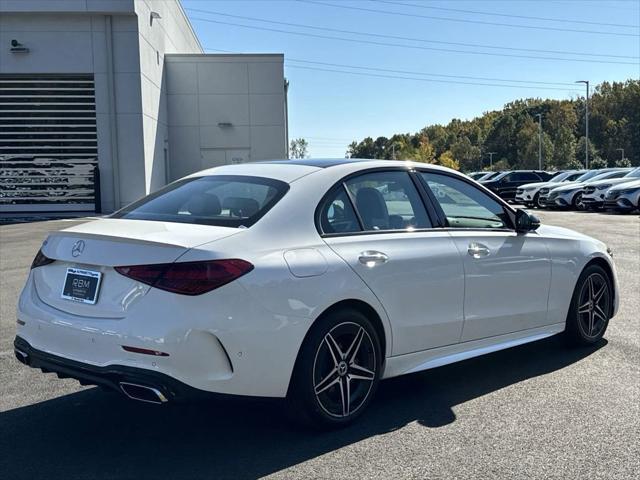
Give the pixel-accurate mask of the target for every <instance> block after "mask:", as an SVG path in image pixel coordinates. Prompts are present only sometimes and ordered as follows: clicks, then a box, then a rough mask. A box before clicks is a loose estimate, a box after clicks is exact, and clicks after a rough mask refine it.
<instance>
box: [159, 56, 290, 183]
mask: <svg viewBox="0 0 640 480" xmlns="http://www.w3.org/2000/svg"><path fill="white" fill-rule="evenodd" d="M283 65H284V56H283V55H281V54H274V55H270V54H269V55H227V54H223V55H218V54H216V55H167V57H166V80H167V108H168V115H169V120H168V124H169V152H170V155H169V156H170V178H171V180H174V179H176V178H180V177H182V176H184V175H187V174H189V173H192V172H195V171H198V170H201V169H203V168H208V167H211V166H215V165H217V164H224V163H230V162H231V161H257V160H266V159H272V158H286V147H287V136H286V135H287V125H286V112H285V108H286V102H285V87H284V67H283ZM220 124H231V126H225V125H220Z"/></svg>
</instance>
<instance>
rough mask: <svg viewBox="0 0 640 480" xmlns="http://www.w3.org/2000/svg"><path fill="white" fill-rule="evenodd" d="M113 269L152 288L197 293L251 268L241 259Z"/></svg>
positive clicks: (187, 293)
mask: <svg viewBox="0 0 640 480" xmlns="http://www.w3.org/2000/svg"><path fill="white" fill-rule="evenodd" d="M115 270H116V272H118V273H120V274H121V275H124V276H125V277H129V278H132V279H134V280H137V281H138V282H141V283H145V284H147V285H151V286H152V287H155V288H159V289H161V290H166V291H168V292H173V293H179V294H181V295H201V294H203V293H207V292H210V291H211V290H215V289H216V288H218V287H221V286H223V285H226V284H227V283H229V282H232V281H233V280H235V279H237V278H240V277H241V276H242V275H244V274H245V273H249V272H250V271H251V270H253V265H252V264H251V263H249V262H247V261H245V260H240V259H237V258H232V259H228V260H210V261H204V262H183V263H161V264H155V265H132V266H127V267H115Z"/></svg>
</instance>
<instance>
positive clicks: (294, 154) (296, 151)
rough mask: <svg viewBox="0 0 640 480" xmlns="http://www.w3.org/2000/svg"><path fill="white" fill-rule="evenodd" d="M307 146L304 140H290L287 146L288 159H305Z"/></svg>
mask: <svg viewBox="0 0 640 480" xmlns="http://www.w3.org/2000/svg"><path fill="white" fill-rule="evenodd" d="M308 147H309V144H308V143H307V141H306V140H305V139H304V138H296V139H295V140H291V144H290V146H289V158H307V150H308Z"/></svg>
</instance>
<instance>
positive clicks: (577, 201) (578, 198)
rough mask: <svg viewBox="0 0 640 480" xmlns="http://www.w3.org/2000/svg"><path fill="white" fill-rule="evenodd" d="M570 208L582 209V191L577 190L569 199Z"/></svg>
mask: <svg viewBox="0 0 640 480" xmlns="http://www.w3.org/2000/svg"><path fill="white" fill-rule="evenodd" d="M571 208H573V209H574V210H584V204H583V203H582V192H578V193H576V194H575V195H574V197H573V200H571Z"/></svg>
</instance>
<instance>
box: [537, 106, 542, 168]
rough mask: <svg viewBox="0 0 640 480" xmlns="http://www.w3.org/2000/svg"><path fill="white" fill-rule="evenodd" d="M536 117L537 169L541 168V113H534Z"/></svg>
mask: <svg viewBox="0 0 640 480" xmlns="http://www.w3.org/2000/svg"><path fill="white" fill-rule="evenodd" d="M536 117H538V170H542V114H541V113H536Z"/></svg>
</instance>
